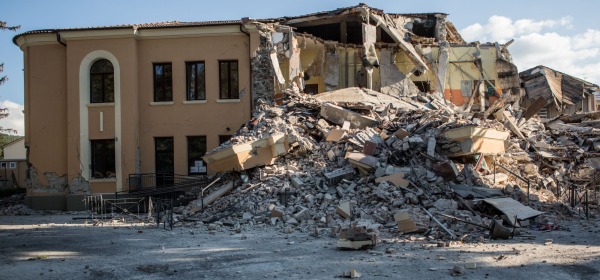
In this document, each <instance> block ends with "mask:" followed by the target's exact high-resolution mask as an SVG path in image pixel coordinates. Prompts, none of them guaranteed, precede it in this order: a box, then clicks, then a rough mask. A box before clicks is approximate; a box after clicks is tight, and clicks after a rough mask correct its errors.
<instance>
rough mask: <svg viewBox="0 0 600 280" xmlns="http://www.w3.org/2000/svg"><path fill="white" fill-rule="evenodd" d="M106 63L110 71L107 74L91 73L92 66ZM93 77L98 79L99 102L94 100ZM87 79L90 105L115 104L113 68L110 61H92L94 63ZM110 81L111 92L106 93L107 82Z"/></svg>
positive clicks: (102, 59)
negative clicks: (88, 81)
mask: <svg viewBox="0 0 600 280" xmlns="http://www.w3.org/2000/svg"><path fill="white" fill-rule="evenodd" d="M104 61H106V62H107V63H108V64H109V65H110V68H111V70H112V71H109V72H102V71H100V72H96V73H92V71H94V66H95V65H96V64H97V63H100V62H104ZM94 77H100V84H101V86H100V88H101V90H100V92H101V94H100V99H101V100H95V98H94V94H93V92H94V90H93V88H94V81H95V79H94ZM89 79H90V95H89V96H90V103H94V104H98V103H112V102H115V67H114V65H113V64H112V62H110V60H108V59H105V58H101V59H98V60H96V61H94V63H92V66H91V67H90V71H89ZM108 80H110V81H111V82H112V91H111V92H108V91H107V81H108Z"/></svg>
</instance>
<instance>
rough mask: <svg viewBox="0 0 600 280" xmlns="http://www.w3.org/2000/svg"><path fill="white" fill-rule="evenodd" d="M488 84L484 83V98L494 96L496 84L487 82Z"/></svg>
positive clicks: (491, 81) (490, 81) (492, 81)
mask: <svg viewBox="0 0 600 280" xmlns="http://www.w3.org/2000/svg"><path fill="white" fill-rule="evenodd" d="M488 82H489V83H485V96H486V97H490V96H494V95H496V87H495V86H496V83H495V81H494V80H488Z"/></svg>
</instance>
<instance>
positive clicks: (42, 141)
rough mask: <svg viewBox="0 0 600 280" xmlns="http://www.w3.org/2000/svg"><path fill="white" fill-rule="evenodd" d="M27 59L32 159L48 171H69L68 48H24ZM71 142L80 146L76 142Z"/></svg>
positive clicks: (27, 128) (28, 138) (28, 134)
mask: <svg viewBox="0 0 600 280" xmlns="http://www.w3.org/2000/svg"><path fill="white" fill-rule="evenodd" d="M22 50H23V53H24V58H25V63H24V64H25V141H26V142H27V144H28V145H29V162H30V163H31V164H32V166H33V167H34V168H36V169H37V170H38V173H37V174H38V177H39V179H40V183H41V184H42V185H47V184H48V182H47V180H46V177H45V176H44V172H55V173H56V174H58V175H64V174H66V173H67V157H66V154H67V146H68V145H69V143H68V141H67V123H68V119H67V111H68V110H67V77H66V68H67V65H66V53H67V52H66V48H65V47H64V46H62V45H60V44H58V43H55V44H50V45H36V46H29V47H27V46H26V47H23V48H22ZM71 145H74V146H76V144H75V143H71Z"/></svg>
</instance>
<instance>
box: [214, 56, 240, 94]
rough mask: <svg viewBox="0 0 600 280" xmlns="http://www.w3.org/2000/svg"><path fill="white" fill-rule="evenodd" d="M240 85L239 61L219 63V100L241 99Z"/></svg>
mask: <svg viewBox="0 0 600 280" xmlns="http://www.w3.org/2000/svg"><path fill="white" fill-rule="evenodd" d="M238 83H239V81H238V62H237V60H227V61H219V98H220V99H238V98H240V96H239V85H238Z"/></svg>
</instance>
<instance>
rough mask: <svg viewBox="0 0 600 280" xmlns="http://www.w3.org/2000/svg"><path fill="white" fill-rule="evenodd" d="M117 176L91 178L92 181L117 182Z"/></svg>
mask: <svg viewBox="0 0 600 280" xmlns="http://www.w3.org/2000/svg"><path fill="white" fill-rule="evenodd" d="M116 181H117V178H116V177H112V178H91V179H90V181H89V182H90V183H110V182H116Z"/></svg>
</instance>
